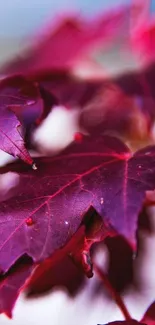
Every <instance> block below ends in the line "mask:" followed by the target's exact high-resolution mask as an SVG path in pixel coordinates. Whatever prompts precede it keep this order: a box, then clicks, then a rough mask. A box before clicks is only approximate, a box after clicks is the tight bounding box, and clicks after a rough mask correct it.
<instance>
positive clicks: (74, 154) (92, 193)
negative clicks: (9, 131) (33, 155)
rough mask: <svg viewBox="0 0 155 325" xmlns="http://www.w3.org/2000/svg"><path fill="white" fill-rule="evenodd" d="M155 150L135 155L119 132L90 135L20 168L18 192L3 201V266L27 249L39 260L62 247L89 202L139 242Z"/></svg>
mask: <svg viewBox="0 0 155 325" xmlns="http://www.w3.org/2000/svg"><path fill="white" fill-rule="evenodd" d="M154 154H155V147H147V148H145V149H143V150H140V151H138V152H136V153H135V154H134V155H132V154H131V152H130V151H129V149H128V148H127V147H126V146H125V145H124V144H123V143H122V142H121V141H120V140H118V139H116V138H112V137H108V136H107V137H106V136H105V137H102V136H101V137H98V138H91V137H87V138H85V139H83V141H82V143H80V144H79V143H76V144H73V145H72V146H70V148H68V149H67V150H66V151H64V152H63V153H62V154H61V155H59V156H56V157H50V158H39V159H38V160H37V164H38V167H39V168H38V171H36V173H34V172H33V171H32V170H27V172H26V173H24V172H22V171H21V172H20V181H19V185H18V186H17V188H16V189H15V191H14V197H12V198H11V199H9V200H7V201H4V202H1V206H0V220H1V231H0V235H1V236H0V266H1V269H2V270H3V272H6V271H7V270H8V269H9V268H10V267H11V265H12V264H14V263H15V261H16V260H17V259H18V258H19V257H21V256H22V255H23V254H27V255H28V256H29V257H31V258H32V259H33V261H34V262H40V261H41V260H44V259H45V258H47V257H49V256H50V255H51V254H52V253H53V252H54V251H55V250H57V249H59V248H61V247H63V246H64V245H65V244H66V243H67V241H68V240H69V239H70V238H71V237H72V236H73V234H74V233H75V232H76V231H77V229H78V227H79V226H80V224H81V222H82V219H83V217H84V215H85V213H86V212H87V211H88V209H89V208H90V206H93V208H94V209H95V210H96V211H97V213H98V214H99V215H100V216H101V217H102V218H104V217H105V220H107V222H108V223H110V224H111V225H112V226H113V227H114V228H115V229H116V231H117V232H118V233H120V234H122V235H124V236H125V237H126V238H127V239H128V240H129V241H130V243H132V244H133V243H135V231H136V227H137V218H138V213H139V211H140V209H141V205H142V202H143V200H144V197H145V191H146V190H151V189H154V184H155V167H154V166H155V164H154V163H155V155H154ZM13 168H14V169H15V165H13ZM22 168H24V167H22ZM25 168H28V167H26V166H25ZM17 169H18V171H19V165H17ZM100 237H101V236H100Z"/></svg>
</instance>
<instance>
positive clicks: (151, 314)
mask: <svg viewBox="0 0 155 325" xmlns="http://www.w3.org/2000/svg"><path fill="white" fill-rule="evenodd" d="M141 321H142V322H144V323H146V324H147V325H154V324H155V302H153V303H152V305H151V306H150V307H149V308H148V310H147V311H146V313H145V315H144V316H143V318H142V320H141Z"/></svg>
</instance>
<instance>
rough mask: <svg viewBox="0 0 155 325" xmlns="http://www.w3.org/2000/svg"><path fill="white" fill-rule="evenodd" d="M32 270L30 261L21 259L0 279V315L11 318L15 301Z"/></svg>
mask: <svg viewBox="0 0 155 325" xmlns="http://www.w3.org/2000/svg"><path fill="white" fill-rule="evenodd" d="M32 269H33V265H32V260H31V259H28V258H26V257H22V258H21V259H20V260H19V261H18V262H17V263H16V264H15V265H14V266H13V267H12V268H11V269H10V270H9V272H8V273H7V274H6V275H4V276H1V277H0V313H5V314H6V315H7V316H8V317H10V318H11V317H12V309H13V307H14V304H15V302H16V299H17V297H18V295H19V293H20V292H21V290H22V288H23V287H24V284H25V282H26V280H27V278H28V277H29V276H30V274H31V272H32Z"/></svg>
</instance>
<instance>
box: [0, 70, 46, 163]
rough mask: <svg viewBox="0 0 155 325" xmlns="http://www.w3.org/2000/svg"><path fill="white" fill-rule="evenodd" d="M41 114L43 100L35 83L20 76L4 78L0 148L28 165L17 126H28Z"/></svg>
mask: <svg viewBox="0 0 155 325" xmlns="http://www.w3.org/2000/svg"><path fill="white" fill-rule="evenodd" d="M42 113H43V100H42V98H41V96H40V93H39V90H38V88H37V86H35V85H34V84H33V83H32V82H29V81H27V80H26V79H25V78H24V77H21V76H17V77H16V76H15V77H11V78H7V79H4V80H2V81H1V83H0V149H2V150H3V151H6V152H7V153H9V154H11V155H13V156H15V157H19V158H21V159H22V160H24V161H25V162H27V163H28V164H32V163H33V160H32V158H31V157H30V155H29V153H28V151H27V149H26V148H25V145H24V140H23V134H22V132H23V131H21V130H20V129H19V127H20V125H21V124H22V125H23V126H24V127H28V126H30V125H31V124H32V123H34V122H35V120H36V119H37V118H39V117H40V116H41V115H42Z"/></svg>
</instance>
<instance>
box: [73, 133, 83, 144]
mask: <svg viewBox="0 0 155 325" xmlns="http://www.w3.org/2000/svg"><path fill="white" fill-rule="evenodd" d="M74 140H75V141H76V142H81V141H82V140H83V134H82V133H80V132H77V133H75V134H74Z"/></svg>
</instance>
